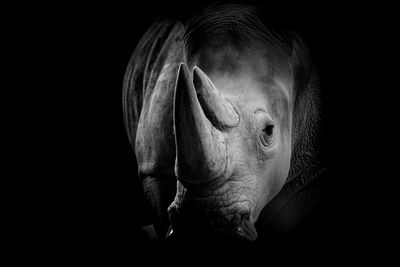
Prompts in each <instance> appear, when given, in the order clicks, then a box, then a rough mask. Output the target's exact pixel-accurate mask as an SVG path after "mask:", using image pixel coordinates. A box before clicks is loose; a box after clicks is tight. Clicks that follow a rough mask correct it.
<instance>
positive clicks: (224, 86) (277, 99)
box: [210, 75, 290, 115]
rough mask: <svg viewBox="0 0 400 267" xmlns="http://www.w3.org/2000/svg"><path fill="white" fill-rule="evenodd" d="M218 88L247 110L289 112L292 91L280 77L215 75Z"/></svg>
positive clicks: (277, 113) (275, 113)
mask: <svg viewBox="0 0 400 267" xmlns="http://www.w3.org/2000/svg"><path fill="white" fill-rule="evenodd" d="M210 78H211V79H212V80H213V82H214V84H215V86H216V87H217V88H218V90H219V91H220V92H221V93H222V94H223V95H224V96H225V97H226V98H227V99H228V100H230V101H231V102H233V103H234V104H236V105H237V106H239V107H240V108H241V109H243V110H245V111H246V112H255V111H257V110H260V109H261V110H264V111H266V112H268V113H271V114H272V115H279V113H282V112H287V111H288V107H289V103H290V92H289V89H290V88H288V86H287V85H286V83H284V82H282V81H281V80H279V79H272V78H269V77H266V76H256V75H238V76H237V75H235V76H233V75H214V76H211V77H210Z"/></svg>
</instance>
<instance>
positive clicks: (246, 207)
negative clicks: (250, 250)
mask: <svg viewBox="0 0 400 267" xmlns="http://www.w3.org/2000/svg"><path fill="white" fill-rule="evenodd" d="M224 197H225V198H224ZM232 199H234V198H232ZM168 213H169V219H170V223H171V227H172V229H173V230H174V232H175V233H179V232H181V233H183V232H184V233H186V234H188V235H191V236H194V235H202V236H203V237H204V236H208V234H211V235H212V236H214V235H215V236H222V237H224V238H226V239H237V240H246V241H254V240H255V239H256V238H257V231H256V229H255V226H254V220H253V217H252V216H251V205H250V201H249V200H247V199H246V198H244V199H243V196H242V199H240V200H239V199H234V200H231V201H226V196H224V194H218V195H216V196H212V197H196V196H193V195H192V194H190V193H189V192H187V190H177V194H176V197H175V200H174V201H173V202H172V204H171V205H170V207H169V208H168Z"/></svg>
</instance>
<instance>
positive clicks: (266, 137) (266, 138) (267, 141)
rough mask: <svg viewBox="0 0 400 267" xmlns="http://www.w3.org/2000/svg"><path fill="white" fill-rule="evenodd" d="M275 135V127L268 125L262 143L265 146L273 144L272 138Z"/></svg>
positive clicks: (262, 135)
mask: <svg viewBox="0 0 400 267" xmlns="http://www.w3.org/2000/svg"><path fill="white" fill-rule="evenodd" d="M273 133H274V125H273V124H267V125H266V126H265V127H264V129H263V133H262V134H261V138H260V139H261V143H262V144H263V145H264V146H269V145H270V144H271V142H272V136H273Z"/></svg>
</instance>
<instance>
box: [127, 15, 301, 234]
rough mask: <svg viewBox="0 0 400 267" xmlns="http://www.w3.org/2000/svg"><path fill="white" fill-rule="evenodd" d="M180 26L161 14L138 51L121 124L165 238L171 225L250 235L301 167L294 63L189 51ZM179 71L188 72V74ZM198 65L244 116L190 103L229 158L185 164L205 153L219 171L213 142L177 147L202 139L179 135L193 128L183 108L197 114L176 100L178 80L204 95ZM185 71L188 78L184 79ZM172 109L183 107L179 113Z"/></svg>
mask: <svg viewBox="0 0 400 267" xmlns="http://www.w3.org/2000/svg"><path fill="white" fill-rule="evenodd" d="M183 33H184V27H183V25H182V24H180V23H179V22H178V23H173V22H171V21H157V22H156V23H155V24H154V25H153V26H152V28H151V29H149V31H148V32H147V33H146V35H145V36H144V37H143V38H142V41H141V43H139V45H138V47H137V48H136V50H135V53H134V55H133V57H132V59H131V62H130V65H129V66H128V69H127V75H126V78H125V85H124V88H125V89H124V112H125V116H126V117H125V119H126V120H125V123H126V126H127V130H128V135H129V137H130V141H131V143H132V144H133V145H134V149H135V154H136V158H137V162H138V174H139V177H140V178H141V179H142V181H143V186H144V191H145V194H146V196H147V198H148V200H149V202H150V204H151V206H152V207H153V210H154V212H155V217H156V221H155V225H156V227H157V231H158V233H159V235H160V236H162V235H165V233H166V232H167V229H168V227H169V225H172V229H173V231H174V232H175V233H176V234H179V233H181V234H182V233H189V234H193V233H197V234H199V235H203V237H204V235H207V236H208V235H211V236H222V237H223V238H227V239H232V238H233V239H239V240H247V241H254V240H255V239H256V238H257V231H256V229H255V227H254V224H255V222H256V221H257V220H258V217H259V215H260V213H261V211H262V210H263V209H264V208H265V207H266V206H267V204H268V203H269V202H271V200H272V199H273V198H274V197H275V196H276V195H277V194H278V192H280V190H281V189H282V187H283V186H284V185H285V182H287V181H288V179H289V178H288V177H289V176H291V174H290V173H293V172H295V170H293V169H291V164H292V168H293V166H296V164H293V158H292V155H293V151H292V150H293V146H294V144H293V142H294V141H293V140H295V136H294V135H296V136H298V135H299V134H300V133H299V132H297V133H293V131H294V130H296V128H298V126H296V124H295V122H294V119H295V117H296V116H295V110H296V107H295V104H294V103H295V95H296V92H294V88H295V84H294V79H295V73H294V71H293V68H294V66H293V65H294V64H293V62H289V63H285V64H279V65H278V64H277V63H276V62H274V61H272V60H271V61H268V60H265V59H260V57H259V56H257V55H254V53H251V51H246V50H242V51H237V50H235V51H233V50H232V48H231V47H230V46H229V45H227V46H220V47H218V49H217V50H215V48H213V49H207V48H206V49H203V50H202V51H201V53H198V54H194V55H187V54H185V52H184V49H183V40H182V36H183ZM227 62H228V64H227ZM182 63H185V64H183V65H182ZM183 68H185V69H186V71H187V72H186V74H182V73H183V70H182V69H183ZM196 71H197V73H198V75H200V76H201V77H202V78H203V79H205V80H207V79H208V80H209V81H210V84H211V86H214V87H215V88H216V89H217V90H218V91H219V93H220V94H221V96H222V98H223V99H224V101H225V100H226V101H228V103H230V105H232V107H233V108H234V110H235V112H236V113H237V115H238V118H239V120H238V123H236V124H235V125H234V126H227V127H218V125H217V124H218V123H215V120H214V121H213V119H212V118H210V116H207V115H209V113H210V112H207V110H206V109H204V108H205V105H204V103H200V102H201V101H200V102H197V101H198V99H197V100H194V101H195V102H196V103H199V106H200V107H201V109H200V113H202V114H203V112H204V113H205V114H203V115H202V116H203V117H204V118H205V121H206V123H207V125H210V126H209V127H211V129H213V131H215V132H216V133H218V134H219V135H220V136H221V137H220V139H221V138H222V139H221V140H220V141H221V143H222V144H223V145H224V147H223V148H225V149H226V151H225V150H222V151H223V152H218V153H220V154H221V155H219V154H218V153H217V155H219V156H218V157H219V158H222V157H226V162H225V161H224V164H225V165H224V167H223V168H219V169H220V171H219V172H217V171H210V170H208V171H207V170H203V169H204V168H203V167H201V168H200V167H198V166H193V164H192V165H190V164H186V165H184V164H179V162H182V161H185V160H187V161H190V160H189V159H190V157H193V160H192V162H199V159H200V161H204V162H206V163H207V164H208V165H207V164H206V165H207V166H213V167H215V166H217V167H215V168H218V163H215V162H218V160H215V159H212V160H209V162H208V161H207V159H208V158H210V157H212V156H211V155H215V152H213V151H211V148H205V149H203V150H200V151H201V152H200V153H203V154H204V155H202V156H201V157H199V155H198V153H197V154H196V155H195V156H192V155H193V153H194V152H193V151H188V149H185V151H184V153H181V154H184V155H181V156H179V153H177V152H178V151H180V150H182V147H183V145H182V144H184V142H200V143H202V141H201V140H200V139H201V137H198V138H200V139H199V141H193V140H192V139H193V138H192V139H190V138H191V137H189V136H187V135H185V134H181V135H179V134H177V131H178V133H179V131H181V130H180V129H181V128H182V129H183V130H182V131H183V133H186V132H185V129H189V128H190V127H193V126H195V125H196V122H190V123H189V122H183V120H182V119H181V117H182V118H184V115H181V114H182V112H183V111H185V112H189V113H190V112H192V111H191V109H190V107H185V105H187V104H185V103H186V102H185V101H181V100H179V94H181V93H179V92H180V91H179V90H186V89H179V88H180V86H181V87H182V88H183V87H185V86H186V87H187V86H188V85H187V84H190V86H193V89H192V90H196V92H197V94H199V91H198V90H199V86H201V83H200V84H199V82H197V84H196V82H193V79H194V72H196ZM181 72H182V73H181ZM179 75H182V77H183V78H182V80H183V81H185V85H182V84H180V82H179V79H180V78H179V77H180V76H179ZM185 75H186V76H185ZM200 76H199V77H200ZM196 85H197V88H196ZM188 90H189V89H188ZM176 106H179V107H181V109H180V110H179V112H178V111H175V113H174V108H175V109H176ZM303 108H304V107H303ZM204 110H205V111H204ZM297 116H298V115H297ZM203 117H202V118H203ZM206 117H207V118H206ZM189 124H190V125H189ZM182 125H183V126H182ZM185 127H186V128H185ZM186 131H187V130H186ZM196 138H197V137H196ZM184 139H185V140H184ZM182 140H183V141H182ZM185 147H186V145H185ZM224 151H225V152H226V155H225V154H223V153H225V152H224ZM191 153H192V154H191ZM296 153H298V152H296ZM299 158H301V157H299ZM291 162H292V163H291ZM194 164H196V163H194ZM198 164H200V163H198ZM215 164H216V165H215ZM210 168H212V167H210ZM214 174H215V175H214ZM167 211H168V213H167ZM169 232H170V233H171V231H169ZM182 235H184V234H182Z"/></svg>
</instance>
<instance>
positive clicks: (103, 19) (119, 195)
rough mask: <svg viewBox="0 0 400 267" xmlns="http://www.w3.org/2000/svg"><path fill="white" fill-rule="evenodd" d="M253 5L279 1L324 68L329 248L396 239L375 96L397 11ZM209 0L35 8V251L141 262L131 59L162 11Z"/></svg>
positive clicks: (369, 249)
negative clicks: (127, 91) (127, 99)
mask: <svg viewBox="0 0 400 267" xmlns="http://www.w3.org/2000/svg"><path fill="white" fill-rule="evenodd" d="M167 2H168V3H167ZM251 3H256V4H261V5H263V6H264V7H266V8H267V10H269V11H268V13H267V16H268V19H269V20H270V21H271V24H272V25H274V26H276V27H281V28H284V29H293V30H295V31H296V32H297V33H299V34H300V35H301V36H302V37H303V38H304V39H305V42H306V44H307V46H308V48H309V50H310V52H311V57H312V60H313V62H314V64H315V66H316V67H317V69H318V70H319V74H320V79H321V88H322V92H323V93H322V96H323V103H324V110H325V113H326V116H325V117H324V120H323V122H322V123H323V131H324V134H323V142H324V145H325V150H324V151H325V153H324V157H325V158H327V160H328V161H329V162H330V164H331V166H333V167H334V168H335V172H336V173H337V174H338V176H337V178H336V179H335V181H334V182H333V186H332V189H331V191H332V192H331V195H336V196H337V198H335V199H333V200H332V201H331V203H330V204H331V205H330V206H334V207H335V209H334V210H333V213H334V215H333V216H332V218H335V219H334V220H333V221H332V222H331V224H330V225H327V226H326V227H328V228H331V229H332V231H333V233H335V234H336V233H337V234H338V236H337V238H335V239H334V240H332V242H331V240H327V241H326V243H324V244H323V245H324V246H326V249H327V250H331V251H335V250H338V252H337V254H335V253H333V254H332V255H333V256H335V255H336V256H338V257H339V256H342V255H351V256H353V259H354V260H358V259H366V258H368V255H369V256H371V257H372V256H374V255H375V254H376V253H377V246H378V247H379V244H381V243H382V242H384V241H382V239H381V238H382V237H388V236H387V235H386V234H383V231H384V229H383V228H386V227H387V225H386V223H385V222H386V211H385V204H382V202H383V203H385V202H386V200H384V201H378V199H381V198H384V197H385V193H382V192H383V191H385V188H384V185H383V183H381V182H377V181H380V179H385V177H388V175H387V174H386V173H385V169H382V168H381V167H378V161H382V154H381V153H380V152H379V151H378V150H379V148H378V147H379V144H380V142H377V141H376V140H377V139H378V138H379V137H378V136H380V134H381V133H382V131H383V127H382V126H381V125H382V123H381V117H382V111H380V109H379V108H377V107H376V104H374V103H381V105H382V106H385V104H384V103H385V101H386V98H387V95H384V94H383V95H382V94H377V93H376V92H377V88H380V86H381V83H380V81H377V79H374V78H376V76H377V75H378V74H377V71H378V70H379V68H381V65H380V64H378V63H377V59H378V57H380V52H379V51H382V46H383V47H385V44H386V42H388V39H387V38H388V37H387V35H386V34H384V33H383V32H384V31H385V30H387V29H388V26H387V24H386V22H384V21H382V20H381V19H380V18H381V16H382V17H385V12H384V11H383V10H382V9H381V7H379V8H378V7H374V6H365V5H354V6H349V5H348V4H331V5H328V4H321V5H315V4H313V5H311V4H310V5H303V4H296V5H293V4H292V3H289V2H282V3H280V4H271V3H264V2H261V3H257V2H255V1H253V2H251ZM204 5H205V2H201V3H200V2H190V1H187V2H176V1H175V2H174V1H173V2H171V1H165V2H163V3H155V2H153V1H146V2H142V3H133V2H132V3H130V4H129V5H122V4H121V5H117V4H114V5H112V6H110V5H108V4H102V5H99V4H96V5H86V6H82V5H65V6H63V5H58V6H42V7H39V8H38V7H37V6H35V8H36V9H35V12H33V11H30V10H29V8H27V10H26V13H29V15H30V16H29V19H26V20H24V23H23V27H22V28H23V29H24V35H23V39H24V42H23V43H24V44H25V47H28V52H27V53H30V54H32V55H33V57H34V59H32V60H31V61H29V62H28V64H29V67H30V69H36V68H37V66H39V65H40V68H38V70H39V73H38V74H37V75H36V77H35V78H34V79H35V80H36V79H37V80H38V81H39V82H40V84H39V87H40V88H42V89H44V90H35V96H36V97H38V96H39V97H38V98H40V100H41V101H39V102H36V104H35V106H36V108H38V109H39V110H40V112H39V114H38V116H39V117H40V122H38V121H35V122H34V123H32V125H33V126H32V127H30V129H31V130H32V129H33V131H34V132H35V137H36V135H37V139H36V140H35V142H32V143H34V149H35V151H39V152H40V153H42V154H45V156H44V157H41V156H39V155H37V153H36V152H35V153H32V152H30V153H32V155H33V159H39V160H38V161H39V162H38V163H36V161H35V163H34V164H32V165H35V169H36V170H37V171H38V173H39V174H40V175H38V178H37V179H34V181H32V180H30V181H29V182H28V183H27V184H28V186H27V187H28V189H29V187H30V186H34V188H35V190H34V191H35V193H34V195H35V199H36V198H38V199H39V200H40V201H39V202H38V203H36V202H35V204H30V203H29V201H28V204H27V205H28V206H29V207H31V206H32V208H33V209H34V212H33V214H34V216H33V217H32V216H27V217H29V218H34V221H35V222H36V223H35V224H34V225H35V226H32V225H33V224H31V223H28V229H29V230H28V231H32V232H33V237H32V238H30V239H29V240H30V241H29V247H36V246H38V245H39V244H40V247H41V249H39V252H37V253H34V254H35V257H44V258H46V259H49V258H51V257H55V258H56V259H58V260H59V261H60V260H61V261H67V260H71V259H72V260H73V261H74V260H75V259H78V258H81V257H83V258H84V259H85V261H88V262H92V261H96V262H103V261H105V260H107V261H108V260H109V261H111V262H115V261H121V260H122V261H126V260H127V261H128V262H132V263H134V262H135V261H136V259H137V257H138V255H139V254H140V251H141V250H140V249H138V248H137V246H138V245H139V246H140V245H141V243H140V241H138V240H139V239H138V234H137V230H138V228H139V227H140V226H142V225H146V224H148V223H149V220H148V216H147V213H146V210H145V208H146V207H145V203H144V202H143V200H142V191H141V188H140V184H139V181H138V180H137V178H136V166H135V156H134V153H133V150H132V149H131V147H130V144H129V142H128V139H127V136H126V133H125V129H124V124H123V115H122V104H121V103H122V82H123V77H124V73H125V68H126V66H127V64H128V61H129V59H130V56H131V54H132V52H133V50H134V48H135V46H136V44H137V42H138V41H139V39H140V37H141V36H142V34H143V33H144V32H145V31H146V30H147V28H148V27H149V26H150V25H151V23H152V22H153V21H154V20H155V19H156V18H157V17H159V16H163V17H168V18H171V19H178V20H181V21H185V20H186V19H187V18H189V17H190V16H191V15H193V14H195V13H196V11H197V10H198V8H200V7H202V6H204ZM37 9H39V10H40V12H36V10H37ZM25 33H26V34H25ZM27 44H29V45H27ZM378 52H379V53H378ZM37 63H39V64H37ZM42 66H43V68H42ZM378 80H379V79H378ZM41 85H43V86H41ZM35 116H36V115H35ZM384 135H385V134H384ZM32 139H33V138H32ZM385 146H386V145H385ZM40 153H39V154H40ZM36 188H37V189H36ZM30 220H31V221H32V219H30ZM36 226H39V227H36ZM327 232H330V233H331V234H330V235H328V237H330V238H332V236H333V235H334V234H332V232H331V231H330V230H329V229H328V230H327ZM338 242H339V243H338ZM42 244H43V245H45V246H43V247H42ZM305 245H307V241H305ZM356 251H360V252H356ZM361 251H362V252H361Z"/></svg>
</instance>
